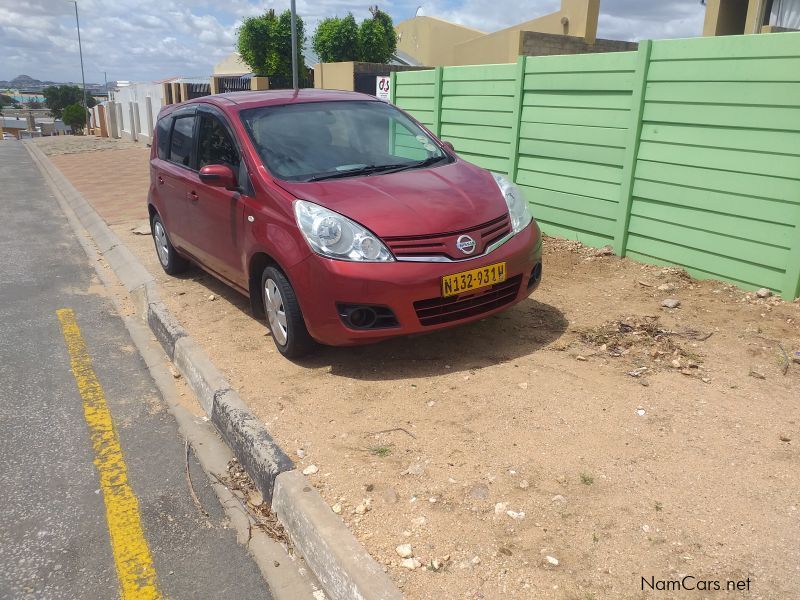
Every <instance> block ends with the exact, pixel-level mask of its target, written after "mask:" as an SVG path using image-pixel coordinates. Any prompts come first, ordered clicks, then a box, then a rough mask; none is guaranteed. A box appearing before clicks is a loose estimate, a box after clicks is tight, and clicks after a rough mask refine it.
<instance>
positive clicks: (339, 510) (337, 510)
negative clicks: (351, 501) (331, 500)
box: [331, 502, 342, 515]
mask: <svg viewBox="0 0 800 600" xmlns="http://www.w3.org/2000/svg"><path fill="white" fill-rule="evenodd" d="M331 510H332V511H333V512H334V513H336V514H337V515H340V514H342V505H341V504H339V503H338V502H337V503H336V504H334V505H333V506H331Z"/></svg>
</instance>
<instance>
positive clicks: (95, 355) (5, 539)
mask: <svg viewBox="0 0 800 600" xmlns="http://www.w3.org/2000/svg"><path fill="white" fill-rule="evenodd" d="M0 214H2V220H0V598H2V599H3V600H6V599H9V600H10V599H16V598H26V599H27V598H31V599H33V598H35V599H37V600H39V599H49V598H64V599H70V600H72V599H79V598H92V599H95V598H96V599H104V598H118V597H119V593H120V592H119V586H120V584H119V581H118V578H117V573H116V569H115V565H114V559H113V553H112V545H111V541H110V539H109V530H108V527H107V523H106V512H105V506H104V499H103V494H102V493H101V489H100V488H101V485H100V482H99V479H98V473H97V471H96V470H95V467H94V465H93V459H94V451H93V448H92V444H91V441H90V438H89V429H88V427H87V422H86V420H85V418H84V412H83V403H82V398H81V395H80V394H79V391H78V388H77V386H76V380H75V377H74V376H73V373H72V371H71V368H70V358H69V354H68V351H67V348H66V346H65V340H64V337H63V335H62V331H61V328H60V326H59V319H58V317H57V315H56V311H57V310H59V309H64V308H68V309H72V310H73V311H74V312H75V314H76V318H77V322H78V325H79V327H80V330H81V333H82V336H83V339H84V340H85V343H86V348H87V350H88V353H89V355H90V357H91V359H92V363H93V368H94V371H95V373H96V375H97V378H98V379H99V381H100V384H101V386H102V388H103V391H104V392H105V398H106V402H107V404H108V408H109V410H110V412H111V416H112V419H113V423H114V427H115V428H116V430H117V434H118V437H119V440H120V444H121V447H122V451H123V453H124V458H125V462H126V463H127V470H128V481H129V483H130V486H131V487H132V489H133V492H134V493H135V495H136V497H137V499H138V504H139V511H140V514H141V520H142V526H143V530H144V536H145V538H146V540H147V542H148V544H149V548H150V552H151V554H152V559H153V563H154V566H155V571H156V576H157V581H158V586H159V588H160V591H161V592H162V594H163V597H165V598H173V599H179V598H191V599H200V598H239V597H241V598H271V594H270V593H269V591H268V589H267V586H266V583H265V582H264V580H263V579H262V577H261V575H260V573H259V571H258V569H257V567H256V565H255V564H254V562H253V561H252V560H251V559H250V557H249V556H248V554H247V551H246V549H245V548H244V547H242V546H240V545H239V544H237V542H236V539H235V534H234V532H233V530H232V529H227V528H226V527H225V523H226V519H225V516H224V513H223V511H222V509H221V507H220V505H219V502H218V500H217V497H216V495H215V494H214V492H213V490H212V489H211V487H210V486H209V484H208V479H207V477H206V476H205V474H204V473H203V471H202V470H201V468H200V466H199V464H198V463H197V462H196V461H195V459H194V458H193V457H192V458H190V468H191V472H192V480H193V483H194V487H195V490H196V492H197V495H198V496H199V498H200V500H201V502H202V504H203V506H204V508H205V510H206V511H208V513H210V518H208V519H206V518H205V517H203V516H202V515H201V514H200V513H199V512H198V510H197V508H196V507H195V505H194V504H193V502H192V499H191V496H190V495H189V492H188V487H187V484H186V480H185V474H184V466H185V462H184V461H185V459H184V442H183V439H182V438H181V437H180V435H179V433H178V430H177V425H176V423H175V421H174V419H173V417H172V416H171V415H170V414H169V413H168V412H167V410H166V405H165V403H164V401H163V399H162V398H161V396H160V394H159V392H158V391H157V389H156V387H155V385H154V383H153V381H152V379H151V378H150V376H149V374H148V371H147V368H146V366H145V364H144V362H143V360H142V358H141V357H140V356H139V354H138V353H137V351H136V348H135V347H134V345H133V343H132V341H131V339H130V337H129V334H128V331H127V330H126V328H125V326H124V324H123V322H122V320H121V318H120V317H119V315H118V314H117V312H116V310H115V308H114V305H113V303H112V302H111V300H110V299H109V298H108V297H107V296H106V295H105V291H104V288H103V287H102V286H101V285H100V284H99V282H98V281H97V278H96V275H95V273H94V270H93V268H92V266H91V265H90V264H89V262H88V259H87V256H86V253H85V252H84V250H83V249H82V248H81V246H80V244H79V243H78V241H77V240H76V239H75V237H74V234H73V233H72V230H71V229H70V227H69V225H68V223H67V220H66V218H65V216H64V215H63V213H61V211H60V209H59V207H58V204H57V203H56V201H55V199H54V198H53V197H52V194H51V193H50V191H49V189H48V188H47V186H46V185H45V183H44V181H43V179H42V176H41V174H40V172H39V171H38V169H37V168H36V166H35V165H34V164H33V162H32V160H31V158H30V156H29V154H28V152H27V151H26V150H25V148H24V147H23V145H22V144H21V143H19V142H16V141H5V142H0Z"/></svg>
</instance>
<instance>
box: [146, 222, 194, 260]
mask: <svg viewBox="0 0 800 600" xmlns="http://www.w3.org/2000/svg"><path fill="white" fill-rule="evenodd" d="M150 229H151V230H152V232H153V243H154V244H155V245H156V256H158V262H159V263H161V268H163V269H164V271H165V272H166V273H167V274H168V275H178V274H180V273H183V272H184V271H185V270H186V269H188V268H189V261H188V260H186V259H185V258H183V257H182V256H181V255H179V254H178V252H177V251H176V250H175V248H174V247H173V246H172V242H170V241H169V235H168V234H167V228H166V227H165V226H164V222H163V221H162V220H161V217H159V216H158V215H157V214H155V215H153V219H152V220H151V222H150Z"/></svg>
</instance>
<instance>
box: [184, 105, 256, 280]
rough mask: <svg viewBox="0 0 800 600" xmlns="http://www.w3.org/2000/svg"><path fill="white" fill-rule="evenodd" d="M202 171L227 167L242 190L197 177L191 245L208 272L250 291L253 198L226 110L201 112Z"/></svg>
mask: <svg viewBox="0 0 800 600" xmlns="http://www.w3.org/2000/svg"><path fill="white" fill-rule="evenodd" d="M197 119H198V122H197V130H196V136H197V168H198V170H199V169H202V168H203V167H205V166H207V165H227V166H229V167H230V168H231V169H232V170H233V172H234V174H235V175H236V178H237V184H238V186H239V189H238V190H227V189H225V188H220V187H214V186H210V185H207V184H205V183H203V182H202V181H201V180H200V177H199V175H198V174H195V175H194V177H193V179H192V183H191V184H190V186H189V190H188V200H189V211H188V212H189V227H190V230H191V234H190V235H191V244H192V247H193V248H194V249H195V252H196V253H197V256H198V258H199V259H200V260H201V261H202V262H203V264H205V265H206V266H207V267H208V268H210V269H211V270H213V271H215V272H216V273H217V274H219V275H221V276H222V277H223V278H225V279H227V280H228V281H229V282H231V283H233V284H235V285H237V286H239V287H240V288H243V289H246V288H247V278H246V274H245V272H244V266H243V261H242V239H241V238H242V227H243V225H244V223H243V220H244V213H243V207H244V204H243V202H242V199H241V195H242V193H248V191H249V189H250V186H249V179H248V176H247V168H246V167H245V164H244V162H243V159H242V153H241V150H240V146H239V144H238V141H237V140H236V136H235V134H234V133H233V130H232V128H231V127H230V124H229V123H228V121H227V119H226V117H225V116H224V115H223V114H222V112H221V111H219V110H216V109H215V108H213V107H211V106H203V105H201V106H200V108H199V110H198V112H197Z"/></svg>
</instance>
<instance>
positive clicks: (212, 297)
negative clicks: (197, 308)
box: [208, 294, 217, 302]
mask: <svg viewBox="0 0 800 600" xmlns="http://www.w3.org/2000/svg"><path fill="white" fill-rule="evenodd" d="M216 299H217V297H216V296H215V295H214V294H211V295H210V296H209V297H208V301H209V302H213V301H214V300H216Z"/></svg>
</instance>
